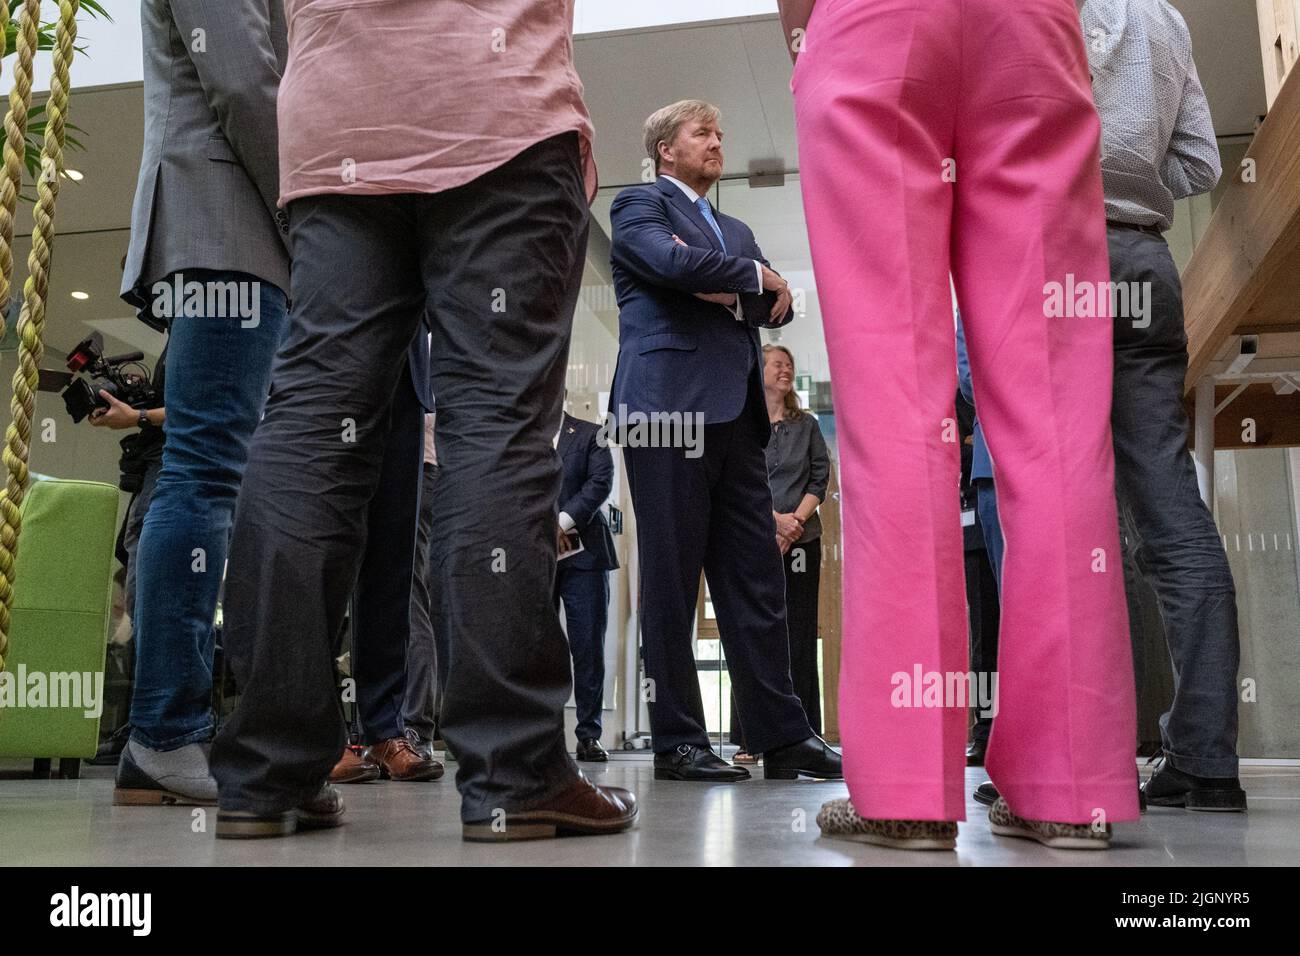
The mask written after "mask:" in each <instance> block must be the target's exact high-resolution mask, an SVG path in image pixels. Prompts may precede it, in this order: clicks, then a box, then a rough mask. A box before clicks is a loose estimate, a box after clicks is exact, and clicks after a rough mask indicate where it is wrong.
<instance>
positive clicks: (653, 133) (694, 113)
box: [645, 100, 720, 173]
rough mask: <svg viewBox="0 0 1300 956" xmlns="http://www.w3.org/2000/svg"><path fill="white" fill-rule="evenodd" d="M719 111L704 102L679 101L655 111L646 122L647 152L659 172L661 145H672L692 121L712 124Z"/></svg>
mask: <svg viewBox="0 0 1300 956" xmlns="http://www.w3.org/2000/svg"><path fill="white" fill-rule="evenodd" d="M719 112H720V111H719V110H718V108H717V107H716V106H714V105H713V104H712V103H706V102H704V100H679V101H677V102H676V103H673V104H671V105H669V106H665V107H664V108H663V109H660V110H655V111H654V112H653V113H651V114H650V117H649V119H647V120H646V121H645V151H646V155H647V156H649V157H650V161H651V162H652V163H654V166H655V172H656V173H658V172H659V144H660V143H671V142H672V141H673V140H674V139H676V138H677V132H678V130H680V129H681V128H682V126H683V125H685V124H686V123H687V122H689V121H690V120H703V121H704V122H706V123H711V122H713V121H714V120H716V119H717V118H718V115H719Z"/></svg>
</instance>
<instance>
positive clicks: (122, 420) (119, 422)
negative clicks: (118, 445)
mask: <svg viewBox="0 0 1300 956" xmlns="http://www.w3.org/2000/svg"><path fill="white" fill-rule="evenodd" d="M99 395H100V397H101V398H103V399H104V401H106V402H108V407H107V408H97V409H95V410H94V411H93V412H91V413H90V424H92V425H94V426H95V427H96V428H115V429H123V428H138V427H139V426H140V413H139V412H138V411H137V410H136V409H134V408H132V407H131V406H130V405H128V404H126V402H120V401H118V400H117V399H116V398H114V397H113V396H112V395H110V394H109V393H108V392H106V391H105V390H104V389H102V388H101V389H100V390H99Z"/></svg>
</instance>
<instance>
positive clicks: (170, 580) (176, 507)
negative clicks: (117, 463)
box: [131, 269, 287, 750]
mask: <svg viewBox="0 0 1300 956" xmlns="http://www.w3.org/2000/svg"><path fill="white" fill-rule="evenodd" d="M184 280H185V281H186V282H190V281H197V282H200V283H207V282H222V283H225V282H237V283H259V285H258V286H257V287H253V288H251V289H250V288H249V287H247V286H244V287H243V289H244V290H245V294H246V296H247V298H246V300H245V301H247V302H249V303H251V302H253V301H256V302H257V303H258V313H257V314H256V321H254V320H253V318H252V317H247V318H244V317H240V316H239V315H234V316H230V317H217V316H211V315H201V316H195V315H185V314H183V313H184V308H183V303H182V302H176V301H174V300H175V299H176V296H175V294H174V292H173V289H172V287H171V286H172V277H171V276H169V277H168V278H167V280H166V281H167V283H168V286H169V288H168V290H167V291H166V292H165V293H164V294H163V295H164V296H165V304H167V305H170V306H171V308H170V310H169V311H168V312H167V313H166V314H169V315H172V316H176V317H175V318H172V319H170V320H169V340H168V349H167V386H166V388H167V393H166V396H165V399H164V401H165V405H166V409H167V440H166V444H165V445H164V446H163V463H162V471H161V472H160V473H159V475H158V483H157V485H156V486H155V488H154V493H153V501H152V502H151V503H150V506H149V513H148V515H147V516H146V517H145V520H144V529H143V531H142V532H141V535H140V544H139V548H138V550H137V553H136V555H135V560H136V563H137V568H136V575H135V577H136V600H135V607H136V616H135V621H134V624H135V691H134V694H133V696H132V699H131V738H132V739H133V740H135V741H137V742H139V743H141V744H143V745H145V746H147V747H152V748H154V749H157V750H173V749H175V748H177V747H182V746H184V745H186V744H190V743H194V742H196V741H203V740H208V739H210V738H211V737H212V734H213V730H214V719H213V714H212V707H211V699H212V651H213V618H214V616H215V614H216V607H217V596H218V593H219V592H220V589H221V579H222V573H223V570H224V568H225V564H226V549H227V547H228V544H229V540H230V528H231V523H232V515H233V513H234V508H235V498H236V496H237V495H238V493H239V484H240V479H241V478H242V476H243V472H244V464H245V462H246V461H247V460H248V444H249V439H250V438H251V436H252V434H253V429H254V428H255V427H256V426H257V423H258V420H259V418H261V414H262V406H263V404H264V403H265V401H266V393H267V389H268V388H269V387H270V381H271V361H272V359H273V358H274V357H275V352H276V349H277V347H278V346H279V344H280V338H281V335H282V333H283V332H284V329H285V326H286V324H287V322H286V301H285V294H284V292H283V291H281V290H280V289H279V288H277V287H275V286H273V285H271V284H270V283H268V282H261V281H260V280H258V279H257V278H256V277H255V276H251V275H247V274H245V273H238V272H213V271H210V270H197V269H191V270H186V271H185V272H184ZM182 298H183V296H182ZM212 304H213V302H212V301H211V297H205V303H204V306H203V307H204V309H206V307H207V306H208V305H212ZM219 311H228V310H227V309H225V308H222V309H220V310H219Z"/></svg>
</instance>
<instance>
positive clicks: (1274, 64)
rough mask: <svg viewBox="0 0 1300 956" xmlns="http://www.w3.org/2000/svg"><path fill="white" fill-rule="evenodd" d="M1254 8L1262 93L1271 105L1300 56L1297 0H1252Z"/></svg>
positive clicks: (1299, 5)
mask: <svg viewBox="0 0 1300 956" xmlns="http://www.w3.org/2000/svg"><path fill="white" fill-rule="evenodd" d="M1255 9H1256V11H1257V13H1258V16H1259V41H1260V52H1261V53H1263V55H1264V95H1265V96H1266V97H1267V98H1268V105H1269V107H1270V108H1271V107H1272V106H1273V101H1274V100H1275V99H1277V94H1278V91H1279V90H1281V89H1282V84H1283V83H1285V82H1286V78H1287V74H1289V73H1290V72H1291V70H1292V69H1293V68H1294V67H1295V64H1296V60H1297V59H1298V58H1300V0H1255Z"/></svg>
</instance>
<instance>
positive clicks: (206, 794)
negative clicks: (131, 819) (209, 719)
mask: <svg viewBox="0 0 1300 956" xmlns="http://www.w3.org/2000/svg"><path fill="white" fill-rule="evenodd" d="M113 803H114V804H115V805H116V806H119V807H157V806H182V807H207V806H216V803H217V781H215V780H214V779H212V774H211V773H210V772H209V771H208V755H207V746H206V745H205V744H186V745H185V746H184V747H178V748H176V749H175V750H153V749H152V748H149V747H146V746H144V745H143V744H141V743H139V742H138V741H135V740H129V741H127V744H126V747H125V748H124V749H123V750H122V757H121V759H120V760H119V761H118V765H117V787H116V788H115V789H114V790H113Z"/></svg>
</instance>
